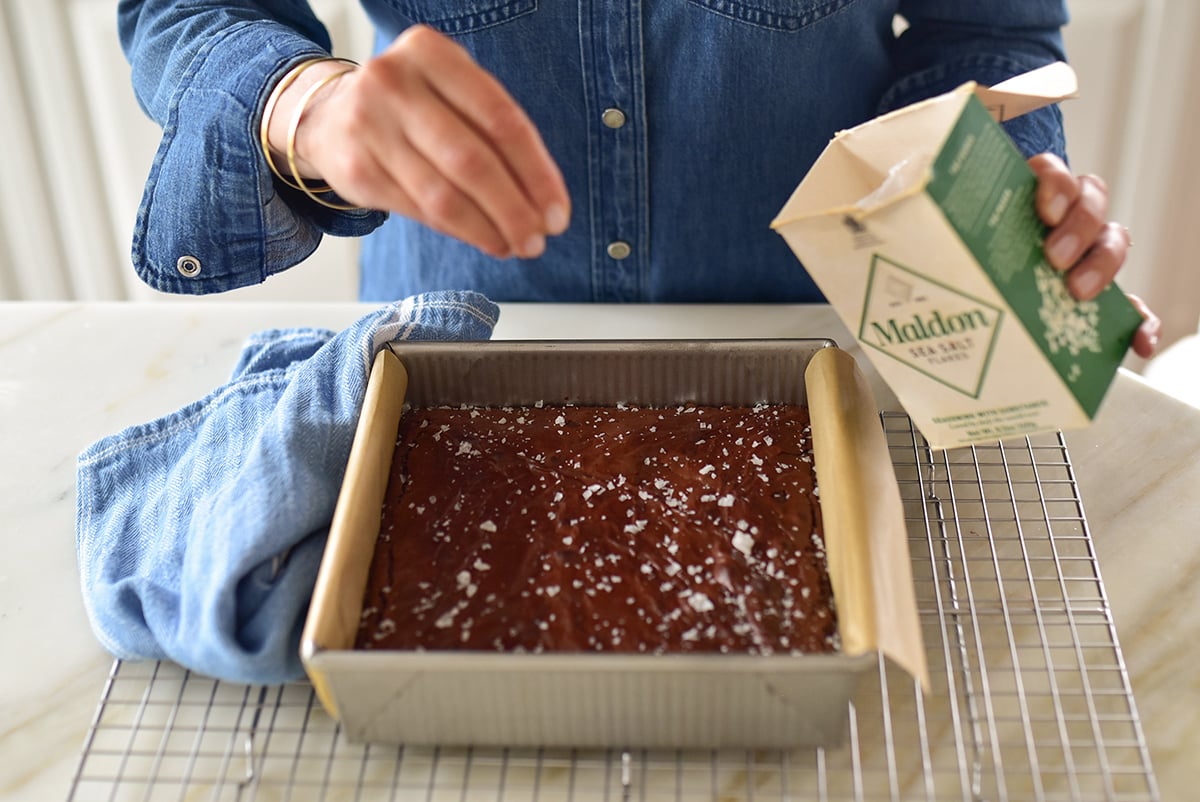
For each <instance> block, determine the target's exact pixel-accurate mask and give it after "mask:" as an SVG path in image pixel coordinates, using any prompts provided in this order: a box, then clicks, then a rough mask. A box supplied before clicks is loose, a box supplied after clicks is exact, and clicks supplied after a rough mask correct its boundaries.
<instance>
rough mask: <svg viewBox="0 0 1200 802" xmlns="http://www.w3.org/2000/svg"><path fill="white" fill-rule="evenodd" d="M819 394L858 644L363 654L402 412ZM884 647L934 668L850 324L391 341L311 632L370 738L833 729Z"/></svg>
mask: <svg viewBox="0 0 1200 802" xmlns="http://www.w3.org/2000/svg"><path fill="white" fill-rule="evenodd" d="M762 402H768V403H786V404H801V405H807V406H808V407H809V412H810V416H811V420H812V438H813V455H814V462H815V465H816V472H817V481H818V484H819V487H820V492H821V510H822V518H823V520H824V528H825V542H826V551H827V554H828V561H829V568H830V580H831V584H832V587H833V591H834V597H835V601H836V604H837V610H838V634H839V637H840V650H839V651H838V652H836V653H833V654H812V655H790V654H771V655H749V654H695V653H689V654H658V655H650V654H611V653H610V654H605V653H540V654H529V653H522V654H516V653H499V652H478V651H436V652H435V651H387V650H356V649H355V648H354V642H355V637H356V634H357V629H358V625H359V621H360V616H361V613H362V607H363V594H364V589H365V587H366V583H367V576H368V572H369V570H370V565H371V561H372V558H373V556H374V553H375V541H376V539H377V538H378V535H379V530H380V510H381V506H382V503H383V498H384V495H385V492H386V489H387V482H388V477H389V471H390V467H391V462H392V457H393V452H394V449H395V445H396V434H397V428H398V422H399V419H400V416H401V414H402V413H403V411H404V410H405V409H407V408H410V407H423V406H438V405H452V406H461V405H467V406H523V405H533V404H538V403H544V404H575V405H615V404H618V403H626V404H631V405H641V406H673V405H678V404H681V403H695V404H734V405H754V404H757V403H762ZM879 652H883V653H884V654H886V655H887V656H888V657H890V658H891V659H893V660H894V661H895V662H897V663H898V664H899V665H900V666H901V667H902V668H904V669H905V670H907V671H909V672H910V673H911V674H913V675H914V676H917V677H919V678H920V679H921V680H922V682H924V683H926V684H927V670H926V668H925V663H924V650H923V647H922V644H921V636H920V629H919V626H918V623H917V612H916V605H915V601H914V598H913V587H912V577H911V574H910V573H909V560H908V551H907V542H906V531H905V525H904V520H903V513H902V509H901V506H900V498H899V490H898V488H897V486H896V480H895V475H894V473H893V472H892V466H891V462H890V459H889V457H888V450H887V445H886V442H885V440H884V436H883V432H882V428H881V426H880V423H879V418H878V410H877V408H876V406H875V403H874V401H873V399H872V398H871V397H870V390H869V388H868V386H867V383H866V381H865V379H864V378H863V377H862V375H861V373H859V371H858V369H857V367H856V365H855V364H854V360H853V358H852V357H850V356H849V355H848V354H846V353H845V352H843V351H841V350H839V349H838V348H837V347H836V345H835V344H834V343H833V342H832V341H831V340H704V341H700V340H648V341H527V342H519V341H493V342H471V343H433V342H420V343H416V342H414V343H405V342H396V343H392V344H390V345H389V346H388V347H386V348H384V349H383V350H381V351H380V352H379V354H378V355H377V356H376V359H375V363H374V366H373V369H372V372H371V377H370V380H369V383H368V387H367V393H366V396H365V399H364V403H363V410H362V413H361V417H360V420H359V425H358V429H357V432H356V436H355V441H354V445H353V447H352V451H351V455H350V459H349V461H348V464H347V470H346V475H345V478H344V480H343V485H342V491H341V495H340V496H339V499H338V504H337V509H336V512H335V515H334V519H333V523H332V525H331V528H330V533H329V541H328V544H327V546H326V549H325V554H324V557H323V560H322V564H321V568H320V572H319V575H318V578H317V583H316V587H315V588H314V595H313V601H312V604H311V607H310V610H309V614H308V618H307V621H306V625H305V629H304V633H303V636H302V642H301V657H302V659H303V662H304V665H305V669H306V671H307V673H308V675H309V678H310V679H311V681H312V683H313V685H314V687H315V689H316V691H317V694H318V697H319V698H320V700H321V703H322V704H323V706H324V707H325V708H326V710H327V711H328V712H329V713H330V714H331V715H332V716H334V717H335V718H337V719H338V720H339V721H340V722H341V724H342V727H343V729H344V731H345V732H346V735H347V737H348V738H349V739H350V740H351V741H353V742H380V743H409V744H443V745H472V744H473V745H507V746H532V745H544V746H559V747H620V748H629V747H669V748H681V749H682V748H704V749H712V748H722V747H745V748H759V747H762V748H768V747H790V746H801V745H831V744H836V743H839V742H841V741H842V740H843V739H844V737H845V734H846V726H847V715H846V709H847V708H846V706H847V703H848V701H850V700H851V698H852V697H853V696H854V694H855V693H856V692H857V690H858V688H859V687H860V685H861V684H862V680H863V678H864V677H865V676H866V675H871V674H874V673H875V672H876V670H877V669H876V665H877V659H878V657H877V655H878V653H879Z"/></svg>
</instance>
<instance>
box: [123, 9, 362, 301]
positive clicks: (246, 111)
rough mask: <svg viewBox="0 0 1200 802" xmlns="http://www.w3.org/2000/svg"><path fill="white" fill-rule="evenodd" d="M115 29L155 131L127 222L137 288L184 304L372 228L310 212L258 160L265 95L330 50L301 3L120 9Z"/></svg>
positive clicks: (354, 218) (306, 202)
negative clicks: (185, 297)
mask: <svg viewBox="0 0 1200 802" xmlns="http://www.w3.org/2000/svg"><path fill="white" fill-rule="evenodd" d="M118 23H119V29H120V34H121V45H122V47H123V48H124V50H125V54H126V57H127V58H128V59H129V63H130V65H131V67H132V79H133V86H134V91H135V94H136V95H137V98H138V102H139V103H140V104H141V106H142V108H143V109H144V110H145V111H146V113H147V114H148V115H149V116H150V118H151V119H153V120H154V121H155V122H157V123H158V124H159V125H160V126H162V129H163V135H162V140H161V141H160V143H159V147H158V151H157V152H156V154H155V157H154V162H153V164H152V166H151V168H150V175H149V177H148V178H147V181H146V186H145V191H144V194H143V196H142V201H141V205H140V207H139V209H138V213H137V218H136V221H135V224H134V232H133V245H132V257H133V265H134V269H135V270H136V271H137V274H138V276H139V277H140V278H141V279H142V280H143V281H145V282H146V283H147V284H149V285H150V286H151V287H154V288H155V289H158V290H161V291H163V292H171V293H186V294H204V293H213V292H224V291H227V290H232V289H235V288H237V287H243V286H248V285H251V284H258V283H261V282H262V281H264V280H266V279H267V278H268V277H269V276H271V275H272V274H274V273H278V272H280V271H282V270H284V269H286V268H288V267H291V266H292V265H295V264H296V263H298V262H300V261H302V260H303V259H304V258H306V257H307V256H308V255H309V254H311V253H312V252H313V251H314V250H315V249H316V247H317V245H318V244H319V242H320V240H321V237H322V235H323V234H333V235H337V236H359V235H362V234H366V233H368V232H370V231H372V230H373V229H375V228H377V227H378V226H380V225H381V224H382V223H383V221H384V219H385V217H386V214H385V213H384V212H380V211H373V210H366V209H358V210H353V211H338V210H333V209H329V208H327V207H325V206H322V205H321V204H318V203H315V202H313V201H312V200H311V199H309V198H307V197H306V196H304V194H303V193H301V192H299V191H297V190H294V189H291V188H290V187H287V186H286V185H284V184H283V183H281V182H279V181H278V180H277V179H275V177H274V176H273V175H272V174H271V171H270V168H269V167H268V165H267V162H266V159H265V158H264V156H263V154H262V148H261V145H260V144H259V133H258V131H259V123H260V120H261V117H262V112H263V107H264V106H265V105H266V101H267V97H268V95H269V94H270V89H271V87H273V86H274V84H275V83H276V82H277V81H278V79H279V78H280V77H281V76H282V75H283V74H284V73H286V72H287V71H288V70H289V69H291V68H292V67H293V66H295V65H296V64H298V63H299V62H301V61H303V60H305V59H307V58H312V57H314V56H323V55H327V54H328V53H329V50H330V40H329V36H328V33H327V32H326V30H325V28H324V26H323V25H321V23H320V21H319V20H317V18H316V17H315V16H314V15H313V13H312V11H311V9H309V7H308V5H307V4H306V3H302V2H286V1H283V0H281V1H279V2H253V3H250V2H241V3H239V2H208V3H206V2H198V3H197V2H194V3H175V2H169V0H123V2H121V3H120V4H119V7H118Z"/></svg>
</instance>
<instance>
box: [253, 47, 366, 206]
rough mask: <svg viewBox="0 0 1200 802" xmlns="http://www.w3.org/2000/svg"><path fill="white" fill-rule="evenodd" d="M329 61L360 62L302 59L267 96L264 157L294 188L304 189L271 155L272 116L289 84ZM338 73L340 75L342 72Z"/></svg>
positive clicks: (261, 135) (262, 126) (261, 134)
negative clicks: (280, 167) (307, 71)
mask: <svg viewBox="0 0 1200 802" xmlns="http://www.w3.org/2000/svg"><path fill="white" fill-rule="evenodd" d="M327 61H337V62H341V63H343V64H350V65H352V66H354V67H357V66H358V62H355V61H351V60H350V59H345V58H336V57H334V56H319V57H317V58H311V59H308V60H307V61H302V62H300V63H299V64H297V65H296V66H295V67H292V68H291V69H290V70H288V71H287V73H286V74H285V75H284V76H283V78H281V79H280V80H279V83H277V84H275V88H274V89H272V90H271V94H270V96H268V97H267V103H266V105H265V106H264V107H263V115H262V123H261V124H260V125H259V129H258V137H259V142H260V144H261V145H262V152H263V157H264V158H265V159H266V160H267V166H268V167H270V168H271V172H272V173H273V174H274V175H275V177H276V178H278V179H279V180H280V181H282V182H283V183H284V184H286V185H287V186H289V187H291V188H292V189H299V190H301V191H303V188H302V187H301V186H300V185H299V184H297V183H296V182H295V180H294V179H292V178H289V177H288V176H286V175H284V174H283V173H282V172H280V170H279V168H278V167H276V166H275V159H274V158H272V157H271V143H270V137H269V136H268V133H269V131H270V127H271V117H272V115H273V114H274V113H275V106H276V105H277V104H278V103H279V98H280V97H282V96H283V93H284V91H285V90H286V89H287V88H288V87H289V86H291V85H292V84H293V83H295V82H296V79H297V78H299V77H300V75H301V73H303V72H304V71H305V70H307V69H308V68H309V67H311V66H313V65H314V64H321V63H323V62H327ZM338 74H339V75H340V74H341V73H338ZM310 189H311V188H310ZM312 191H313V192H330V191H331V189H330V187H328V186H326V187H322V188H319V189H312Z"/></svg>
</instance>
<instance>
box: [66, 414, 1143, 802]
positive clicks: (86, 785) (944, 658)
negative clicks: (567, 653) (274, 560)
mask: <svg viewBox="0 0 1200 802" xmlns="http://www.w3.org/2000/svg"><path fill="white" fill-rule="evenodd" d="M882 420H883V425H884V429H885V431H886V432H887V437H888V443H889V447H890V449H891V453H892V459H893V462H894V464H895V467H896V473H897V478H898V479H899V482H900V487H901V492H902V495H903V498H904V505H905V511H906V516H907V518H908V523H909V548H910V552H911V555H912V561H913V565H912V567H913V576H914V580H915V582H916V591H917V600H918V604H919V607H920V617H921V623H922V627H923V630H924V636H925V643H926V647H927V649H928V651H929V659H930V666H931V671H932V674H933V687H932V690H931V692H930V693H929V694H927V695H922V694H921V693H920V690H919V688H918V687H917V686H916V684H915V683H914V681H913V680H912V679H911V678H909V677H907V676H906V675H904V674H903V673H901V672H899V671H896V670H894V669H892V668H890V667H889V666H888V664H886V663H885V662H884V661H883V660H882V659H881V660H880V663H879V670H878V677H879V683H878V688H877V689H876V688H874V687H873V686H874V683H873V682H872V683H871V685H872V687H870V688H868V689H867V692H865V693H863V694H860V697H861V698H858V699H857V701H856V703H855V704H852V705H851V706H850V707H849V709H848V710H847V715H848V717H849V721H848V723H849V739H848V742H847V743H846V744H845V745H843V746H841V747H838V748H836V749H801V750H792V751H752V752H745V751H737V752H734V751H719V752H683V751H677V752H671V751H622V750H609V751H579V750H576V751H571V750H560V749H491V748H488V749H481V748H445V747H433V748H425V747H422V748H416V747H399V748H397V747H380V746H373V745H356V744H350V743H349V742H348V741H347V740H346V738H345V736H344V734H343V733H342V732H341V731H340V729H339V727H338V724H337V722H336V721H334V720H332V719H330V718H329V716H327V715H326V714H325V712H324V710H323V709H322V708H321V707H320V704H319V703H318V702H317V700H316V697H315V695H314V694H313V692H312V688H311V687H310V686H309V685H308V684H307V683H293V684H288V685H282V686H239V685H231V684H228V683H224V682H217V681H214V680H211V679H207V678H204V677H200V676H197V675H194V674H190V673H188V672H186V671H184V670H182V669H180V668H178V667H176V666H174V665H171V664H167V663H146V664H133V663H122V662H120V661H118V662H116V663H114V664H113V667H112V670H111V673H110V675H109V678H108V681H107V683H106V684H105V687H104V690H103V694H102V696H101V699H100V703H99V706H98V708H97V711H96V716H95V720H94V722H93V724H92V727H91V729H90V730H89V733H88V736H87V739H86V742H85V744H84V747H83V754H82V756H81V759H80V762H79V766H78V770H77V772H76V775H75V777H74V778H73V781H72V784H71V789H70V793H69V796H68V800H69V802H91V801H92V800H106V801H107V802H117V801H118V800H120V801H121V802H124V801H125V800H144V801H147V802H148V801H149V800H180V801H181V802H182V800H239V801H240V800H304V801H307V800H356V801H358V800H362V802H372V801H373V800H425V802H451V801H452V800H453V801H454V802H466V801H467V800H531V802H541V800H554V801H558V800H579V801H580V802H599V801H600V800H621V801H622V802H626V800H658V799H668V800H677V802H691V801H693V800H711V801H712V802H736V801H737V800H748V801H752V800H854V801H855V802H859V801H862V802H866V801H867V800H927V801H928V800H959V799H961V800H971V801H972V802H976V801H979V802H982V801H983V800H988V801H989V802H991V801H992V800H995V801H998V802H999V801H1002V800H1038V801H1039V802H1041V801H1042V800H1045V801H1047V802H1050V801H1051V800H1089V801H1090V800H1104V801H1105V802H1135V801H1136V802H1142V800H1158V798H1159V795H1158V789H1157V786H1156V783H1155V780H1154V774H1153V771H1152V769H1151V766H1150V756H1149V752H1148V749H1147V746H1146V741H1145V738H1144V736H1143V733H1142V728H1141V724H1140V721H1139V719H1138V714H1137V709H1136V706H1135V704H1134V699H1133V694H1132V691H1131V689H1130V684H1129V677H1128V673H1127V672H1126V669H1125V663H1124V659H1123V658H1122V655H1121V649H1120V645H1119V644H1118V642H1117V633H1116V628H1115V626H1114V623H1113V618H1112V614H1111V611H1110V609H1109V605H1108V601H1107V598H1106V596H1105V591H1104V584H1103V582H1102V581H1101V577H1100V567H1099V565H1098V564H1097V561H1096V555H1095V552H1094V550H1093V547H1092V540H1091V536H1090V534H1089V532H1088V526H1087V522H1086V519H1085V517H1084V511H1083V503H1082V501H1081V499H1080V497H1079V489H1078V485H1077V483H1076V481H1075V475H1074V470H1073V468H1072V465H1071V461H1070V456H1069V454H1068V453H1067V447H1066V443H1065V441H1064V440H1063V438H1062V436H1061V435H1052V436H1039V437H1036V438H1030V439H1026V440H1019V441H1018V440H1014V441H1005V442H1003V443H996V444H995V445H991V446H987V447H975V448H965V449H955V450H951V451H933V450H931V449H929V448H928V447H927V445H926V444H925V441H924V440H923V439H922V438H921V436H920V434H919V433H918V432H917V431H916V430H915V429H914V428H913V426H912V423H911V421H910V420H909V419H908V417H907V416H906V415H904V414H902V413H895V414H892V413H884V415H883V416H882Z"/></svg>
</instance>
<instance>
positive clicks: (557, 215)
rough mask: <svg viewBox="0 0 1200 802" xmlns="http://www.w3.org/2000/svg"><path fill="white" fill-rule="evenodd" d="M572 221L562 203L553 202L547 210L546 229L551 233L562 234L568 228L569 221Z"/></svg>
mask: <svg viewBox="0 0 1200 802" xmlns="http://www.w3.org/2000/svg"><path fill="white" fill-rule="evenodd" d="M569 222H571V220H570V217H569V216H568V215H567V210H566V209H564V208H563V206H562V204H559V203H555V204H551V206H550V208H549V209H547V210H546V230H547V231H549V232H550V233H551V234H561V233H563V232H564V231H566V230H567V223H569Z"/></svg>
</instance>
